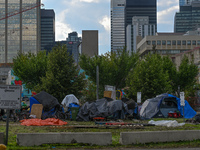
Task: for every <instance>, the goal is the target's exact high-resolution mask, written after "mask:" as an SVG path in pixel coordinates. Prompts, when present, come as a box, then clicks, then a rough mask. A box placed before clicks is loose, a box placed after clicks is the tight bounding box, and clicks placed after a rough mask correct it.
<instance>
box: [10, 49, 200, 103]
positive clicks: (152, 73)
mask: <svg viewBox="0 0 200 150" xmlns="http://www.w3.org/2000/svg"><path fill="white" fill-rule="evenodd" d="M13 62H14V65H13V70H14V73H15V75H16V76H18V77H19V78H20V79H21V80H22V81H23V83H25V85H26V87H27V88H29V89H31V90H34V91H36V92H40V91H42V90H44V91H46V92H48V93H49V94H51V95H53V96H55V97H56V98H58V100H59V101H61V100H62V99H63V98H64V97H65V96H66V95H67V94H74V95H76V97H78V98H81V97H83V96H84V99H85V100H87V101H93V100H96V75H97V72H96V66H98V67H99V97H100V98H101V97H103V91H104V87H105V85H112V86H115V87H116V89H123V88H125V89H127V91H126V93H127V96H128V98H132V99H136V96H137V92H142V101H144V100H145V99H147V98H152V97H154V96H156V95H158V94H162V93H171V94H176V95H177V94H178V92H179V91H178V87H180V91H185V92H186V95H191V94H194V90H195V88H194V87H197V86H195V85H196V76H197V74H198V67H197V66H196V65H195V64H194V63H193V62H192V61H191V62H190V61H189V60H188V58H187V57H186V56H184V58H183V60H182V62H181V65H180V66H179V68H178V69H177V68H176V66H175V64H174V63H173V62H172V60H171V59H170V57H169V56H160V55H158V54H156V53H155V54H149V55H146V56H145V57H144V58H142V59H141V58H140V57H139V55H138V54H135V53H132V54H131V55H130V54H129V53H128V52H126V51H125V49H124V50H123V51H122V52H120V53H119V52H118V53H106V54H104V55H101V56H94V57H88V56H86V55H84V54H82V55H81V56H80V62H79V65H80V68H82V69H83V70H84V71H85V74H86V75H88V77H89V78H88V80H85V76H84V74H79V70H80V69H79V67H78V66H77V65H75V64H74V60H73V57H72V56H70V55H69V54H68V53H67V48H66V46H65V45H64V46H61V45H58V46H56V47H54V48H53V50H52V52H50V53H49V54H48V55H46V53H45V52H39V53H38V54H37V55H35V54H31V53H28V54H23V53H19V54H18V55H17V57H15V58H14V59H13Z"/></svg>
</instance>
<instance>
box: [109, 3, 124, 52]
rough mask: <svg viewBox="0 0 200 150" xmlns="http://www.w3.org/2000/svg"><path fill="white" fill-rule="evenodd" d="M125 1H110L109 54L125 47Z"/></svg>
mask: <svg viewBox="0 0 200 150" xmlns="http://www.w3.org/2000/svg"><path fill="white" fill-rule="evenodd" d="M124 3H125V0H111V13H110V14H111V52H116V51H117V50H121V49H123V48H124V47H125V26H124V25H125V24H124Z"/></svg>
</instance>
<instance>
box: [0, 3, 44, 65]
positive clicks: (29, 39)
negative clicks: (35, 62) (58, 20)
mask: <svg viewBox="0 0 200 150" xmlns="http://www.w3.org/2000/svg"><path fill="white" fill-rule="evenodd" d="M25 10H27V11H25ZM22 11H24V12H22ZM0 13H1V17H0V63H12V59H13V57H14V56H16V55H17V53H18V51H20V52H25V53H26V52H31V53H37V51H38V50H39V49H40V24H39V22H40V0H0ZM11 14H13V16H11ZM9 15H10V16H11V17H7V16H9Z"/></svg>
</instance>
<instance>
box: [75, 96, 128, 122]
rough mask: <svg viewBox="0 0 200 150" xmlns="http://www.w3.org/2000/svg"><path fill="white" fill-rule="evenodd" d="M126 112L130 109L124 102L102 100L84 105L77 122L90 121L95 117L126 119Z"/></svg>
mask: <svg viewBox="0 0 200 150" xmlns="http://www.w3.org/2000/svg"><path fill="white" fill-rule="evenodd" d="M126 112H128V107H127V104H126V103H124V102H123V101H122V100H112V99H110V98H109V99H108V98H102V99H98V100H96V101H94V102H86V103H85V104H83V105H82V106H81V108H80V110H79V113H78V115H77V120H79V121H90V120H92V119H93V118H95V117H104V118H111V119H125V113H126Z"/></svg>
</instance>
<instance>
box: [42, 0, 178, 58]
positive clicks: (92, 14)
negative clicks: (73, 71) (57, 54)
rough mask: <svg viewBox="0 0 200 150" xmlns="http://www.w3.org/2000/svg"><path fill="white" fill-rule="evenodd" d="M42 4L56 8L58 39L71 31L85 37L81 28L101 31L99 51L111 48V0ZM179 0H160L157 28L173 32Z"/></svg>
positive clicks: (158, 1)
mask: <svg viewBox="0 0 200 150" xmlns="http://www.w3.org/2000/svg"><path fill="white" fill-rule="evenodd" d="M42 3H43V4H44V5H45V6H44V7H42V8H45V9H54V11H55V20H56V22H55V24H56V31H55V32H56V41H60V40H66V38H67V36H68V34H69V33H70V32H73V31H76V32H77V33H78V36H81V37H82V35H81V34H82V30H98V31H99V54H104V53H106V52H110V51H111V42H110V0H103V1H102V0H68V1H63V0H57V1H55V0H42ZM178 11H179V0H168V1H167V2H166V1H165V0H157V32H173V26H174V16H175V13H176V12H178Z"/></svg>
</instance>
